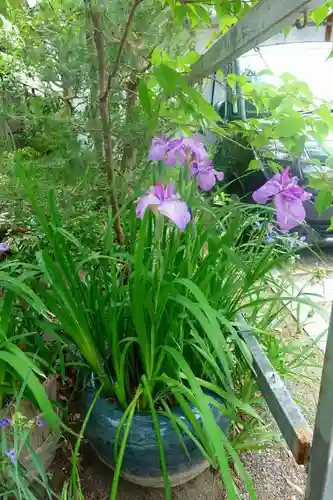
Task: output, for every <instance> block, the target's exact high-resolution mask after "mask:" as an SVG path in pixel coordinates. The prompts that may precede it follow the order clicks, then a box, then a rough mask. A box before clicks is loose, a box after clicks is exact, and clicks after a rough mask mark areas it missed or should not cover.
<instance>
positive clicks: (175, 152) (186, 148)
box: [148, 135, 209, 167]
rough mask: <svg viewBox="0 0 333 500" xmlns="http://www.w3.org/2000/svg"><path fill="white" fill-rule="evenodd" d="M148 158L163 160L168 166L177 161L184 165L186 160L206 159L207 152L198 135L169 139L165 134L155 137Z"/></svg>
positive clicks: (199, 160) (175, 163)
mask: <svg viewBox="0 0 333 500" xmlns="http://www.w3.org/2000/svg"><path fill="white" fill-rule="evenodd" d="M148 157H149V160H153V161H165V163H166V164H167V165H169V167H175V166H176V165H177V164H178V163H179V164H180V165H184V164H185V162H186V161H187V162H188V163H190V162H191V161H197V162H203V161H208V159H209V158H208V153H207V151H206V150H205V147H204V145H203V143H202V142H200V140H199V136H197V135H194V136H193V137H183V138H179V139H170V138H169V137H167V136H166V135H163V136H161V137H155V138H154V139H153V141H152V145H151V148H150V151H149V156H148Z"/></svg>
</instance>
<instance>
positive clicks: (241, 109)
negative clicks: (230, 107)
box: [235, 59, 246, 122]
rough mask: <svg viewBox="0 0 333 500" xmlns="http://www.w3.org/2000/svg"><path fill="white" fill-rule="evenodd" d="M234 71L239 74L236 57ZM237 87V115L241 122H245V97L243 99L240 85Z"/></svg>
mask: <svg viewBox="0 0 333 500" xmlns="http://www.w3.org/2000/svg"><path fill="white" fill-rule="evenodd" d="M235 70H236V71H235V73H236V75H237V76H241V69H240V62H239V60H238V59H236V62H235ZM236 89H237V94H238V101H237V102H238V106H239V116H240V117H241V120H242V121H243V122H246V108H245V99H244V94H243V91H242V89H241V87H240V85H238V83H237V86H236Z"/></svg>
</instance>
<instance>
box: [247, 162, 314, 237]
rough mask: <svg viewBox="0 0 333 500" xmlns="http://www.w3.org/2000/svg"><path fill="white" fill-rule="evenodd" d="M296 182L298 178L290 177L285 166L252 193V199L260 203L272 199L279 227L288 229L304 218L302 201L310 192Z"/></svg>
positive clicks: (306, 198) (308, 196)
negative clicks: (279, 172) (280, 171)
mask: <svg viewBox="0 0 333 500" xmlns="http://www.w3.org/2000/svg"><path fill="white" fill-rule="evenodd" d="M297 183H298V178H297V177H291V176H290V173H289V168H285V169H284V170H283V172H282V173H281V174H276V175H274V176H273V177H272V178H271V179H270V180H269V181H267V182H266V183H265V184H264V185H263V186H261V188H259V189H257V190H256V191H255V192H254V193H253V195H252V197H253V199H254V201H256V202H257V203H261V204H265V203H267V202H268V201H270V200H272V199H273V201H274V205H275V208H276V220H277V223H278V225H279V227H280V229H283V230H287V231H288V230H289V229H293V228H294V227H296V226H298V225H299V224H300V223H301V222H303V221H304V219H305V209H304V207H303V201H306V200H309V199H310V198H311V197H312V194H311V193H308V192H307V191H305V190H304V189H303V188H301V187H300V186H298V185H297Z"/></svg>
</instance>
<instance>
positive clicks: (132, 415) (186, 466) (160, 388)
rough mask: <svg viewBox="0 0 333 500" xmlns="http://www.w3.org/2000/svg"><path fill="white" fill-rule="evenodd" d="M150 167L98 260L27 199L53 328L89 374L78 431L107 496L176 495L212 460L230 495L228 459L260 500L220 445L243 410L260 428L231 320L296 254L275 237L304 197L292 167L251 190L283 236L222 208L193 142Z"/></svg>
mask: <svg viewBox="0 0 333 500" xmlns="http://www.w3.org/2000/svg"><path fill="white" fill-rule="evenodd" d="M149 160H150V161H151V163H150V164H149V170H150V171H151V175H149V176H148V177H149V179H147V189H146V190H144V192H143V194H142V186H139V187H138V190H136V191H135V192H134V193H132V194H129V195H128V200H126V205H125V206H124V207H123V208H122V209H121V210H122V213H123V216H122V224H123V230H124V234H125V235H126V238H125V244H124V245H123V246H122V247H120V246H119V245H117V244H116V243H115V238H114V234H113V220H112V216H111V215H110V216H109V220H108V224H107V231H106V234H105V237H104V251H103V252H102V253H96V252H90V251H89V250H87V249H86V248H84V247H83V245H82V244H81V243H80V241H78V240H77V239H76V238H75V237H74V236H73V235H71V234H69V233H67V232H66V231H65V230H64V229H63V228H62V225H61V221H60V219H59V217H58V215H57V211H56V207H55V201H54V200H53V198H52V197H51V201H50V209H51V219H50V220H49V219H48V218H47V217H46V215H45V214H44V213H43V212H42V210H41V209H40V208H39V206H38V204H37V202H36V201H35V199H34V194H33V193H32V192H31V191H30V198H31V200H32V203H33V205H34V208H35V211H36V214H37V216H38V218H39V221H40V223H41V225H42V226H43V229H44V232H45V234H46V236H47V238H48V240H49V249H46V250H44V251H43V252H41V253H40V254H39V261H40V269H41V270H42V272H43V274H44V278H45V279H46V280H47V282H48V283H49V286H48V287H44V288H43V289H42V290H41V291H40V295H41V298H42V299H43V301H44V303H45V305H46V307H47V309H48V310H49V311H50V312H51V313H52V318H53V325H52V328H53V330H54V329H55V328H58V331H59V332H63V338H64V340H66V341H67V342H69V343H70V344H71V345H74V346H75V348H76V350H77V352H78V353H79V354H80V355H81V357H82V359H83V362H82V365H83V366H86V367H88V368H87V369H88V371H87V374H86V378H85V380H86V381H87V380H88V382H87V383H86V384H85V389H84V397H83V399H84V406H85V410H86V421H85V424H84V428H85V430H86V436H87V437H88V439H89V441H90V443H91V445H92V447H93V448H94V449H95V451H96V452H97V454H98V455H99V457H100V458H101V459H102V460H103V461H104V462H105V463H106V464H107V465H109V466H110V467H112V468H113V469H114V471H115V472H114V480H113V487H112V492H111V498H113V499H115V498H116V492H117V485H118V480H119V477H120V475H123V476H124V477H126V478H127V479H129V480H131V481H134V482H136V483H139V484H144V485H151V486H162V485H164V487H165V492H166V498H170V486H173V485H176V484H180V483H182V482H185V481H187V480H189V479H191V478H193V477H194V476H195V475H196V474H198V473H199V472H201V471H202V470H204V469H205V468H206V467H208V465H209V464H211V465H212V466H213V467H215V468H216V469H217V470H218V471H219V473H220V475H221V478H222V481H223V483H224V487H225V489H226V491H227V494H228V498H229V499H236V498H237V488H236V486H235V483H234V480H233V476H232V473H231V470H230V467H229V460H230V459H231V460H232V461H234V462H235V464H236V467H237V470H238V472H239V474H240V475H241V477H242V479H243V480H244V481H245V483H246V485H247V488H248V491H249V494H250V497H251V498H256V496H255V492H254V490H253V486H252V483H251V480H250V478H249V476H248V474H247V473H246V471H245V469H244V467H243V465H242V462H241V461H240V460H239V458H238V457H237V454H236V452H235V450H234V449H233V446H232V444H231V442H230V441H229V440H228V428H229V426H230V425H231V424H232V422H233V420H234V419H235V418H236V416H237V412H238V411H241V412H242V413H245V414H249V415H251V416H252V417H254V418H260V417H259V416H258V415H257V413H256V411H255V410H254V409H253V408H251V407H250V406H248V405H246V404H244V403H243V402H242V401H241V400H240V399H239V398H238V397H237V389H236V388H237V386H239V384H240V383H241V373H242V370H241V367H244V366H247V367H251V356H250V354H249V352H248V349H247V347H246V345H245V343H244V342H243V340H242V338H241V336H240V335H239V333H238V329H237V320H236V317H237V316H236V315H237V313H239V312H242V311H246V310H251V318H255V310H259V309H260V306H261V304H264V303H267V300H269V297H267V293H266V294H265V296H264V298H263V296H262V292H263V290H264V291H267V283H268V282H269V279H270V273H271V271H272V270H273V269H274V268H275V267H276V266H277V265H283V263H284V262H286V261H288V259H289V258H290V256H291V255H292V254H293V252H294V249H293V248H290V247H289V246H288V245H287V246H286V244H285V241H284V239H283V234H281V231H280V229H284V228H287V229H289V228H290V227H293V226H295V225H297V224H298V223H299V222H300V221H301V220H302V218H304V217H303V212H302V209H301V204H302V200H303V199H304V196H307V195H305V193H304V190H301V188H298V186H297V185H296V184H297V183H296V180H295V179H290V177H289V173H288V171H285V172H284V173H283V174H277V176H275V177H274V178H273V179H272V180H271V181H269V182H268V183H267V184H266V185H265V186H263V187H262V188H261V189H260V190H259V191H258V192H256V193H255V194H254V198H255V200H256V201H258V202H259V203H266V202H267V201H268V200H269V199H274V201H275V205H276V208H277V211H278V217H277V223H278V225H279V226H280V229H279V228H278V227H277V228H276V229H273V232H272V226H271V225H272V223H273V224H274V221H273V217H274V211H273V210H272V209H271V208H267V209H266V208H264V209H263V211H261V212H259V211H258V209H257V206H255V205H244V204H242V203H239V202H236V201H231V200H226V199H225V196H224V195H223V193H221V190H220V185H219V183H220V182H221V181H222V180H223V173H222V172H218V171H216V170H215V169H214V167H213V165H212V162H211V160H210V159H209V155H208V153H207V152H206V150H205V148H204V146H203V144H202V143H201V142H200V140H199V138H198V137H193V138H189V137H186V138H177V139H174V138H173V139H169V138H167V137H165V136H163V137H159V138H155V139H154V140H153V142H152V146H151V149H150V152H149ZM151 177H152V178H153V179H155V180H156V181H155V182H154V183H153V185H151V184H150V182H149V181H150V178H151ZM213 188H214V193H213V194H212V195H210V196H207V195H206V194H205V193H206V192H208V191H211V190H212V189H213ZM27 189H28V190H29V186H28V183H27ZM140 191H141V193H140ZM124 214H125V215H124ZM287 220H288V222H287ZM290 220H292V221H293V223H291V222H290ZM287 226H288V227H287ZM272 237H274V238H276V243H275V244H274V245H270V244H269V238H272ZM272 300H274V297H272ZM261 301H262V302H261ZM72 486H73V489H74V490H75V488H76V486H75V481H74V482H73V485H72ZM74 493H75V492H74Z"/></svg>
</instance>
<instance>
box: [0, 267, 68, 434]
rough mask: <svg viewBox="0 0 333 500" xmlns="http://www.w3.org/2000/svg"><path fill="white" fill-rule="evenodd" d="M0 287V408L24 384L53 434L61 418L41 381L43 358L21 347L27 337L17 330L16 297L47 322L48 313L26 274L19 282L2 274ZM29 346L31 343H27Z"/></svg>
mask: <svg viewBox="0 0 333 500" xmlns="http://www.w3.org/2000/svg"><path fill="white" fill-rule="evenodd" d="M0 284H1V286H2V287H4V288H5V289H6V292H5V297H4V300H3V301H2V307H1V324H0V407H2V406H3V404H4V402H5V398H6V396H8V395H10V396H11V395H13V394H15V393H16V392H17V381H19V383H20V384H24V387H26V389H27V392H28V394H29V397H30V398H31V399H33V400H34V401H35V402H36V404H37V405H38V406H39V408H40V409H41V411H42V413H43V417H44V418H45V420H46V421H47V422H48V424H49V425H50V427H52V429H53V430H57V429H58V428H59V421H58V418H57V416H56V414H55V412H54V410H53V408H52V405H51V403H50V401H49V400H48V397H47V394H46V392H45V389H44V387H43V385H42V382H41V380H40V379H41V378H42V379H45V375H43V373H42V371H41V369H40V367H39V366H40V365H41V363H40V358H39V356H38V355H37V354H36V350H35V349H34V350H33V351H32V353H29V352H23V351H22V350H21V348H20V347H19V346H18V344H19V345H20V344H21V343H24V345H26V344H25V342H26V341H27V339H26V334H25V333H24V332H22V330H21V331H20V330H19V329H16V326H17V325H16V321H17V319H18V318H17V317H16V314H17V313H16V312H15V301H16V296H19V297H20V298H21V299H23V300H25V301H26V303H27V305H29V306H31V307H32V308H33V309H34V310H36V311H37V312H38V313H39V314H41V315H43V316H44V317H46V318H47V314H46V313H47V312H46V309H45V306H44V304H43V303H42V301H41V300H40V298H39V297H38V296H37V295H36V294H35V293H34V292H33V291H32V290H31V289H30V288H29V287H28V286H27V284H26V283H24V274H22V276H21V277H20V278H16V277H11V276H10V275H9V274H8V273H7V272H5V271H1V272H0ZM28 342H29V341H28Z"/></svg>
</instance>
